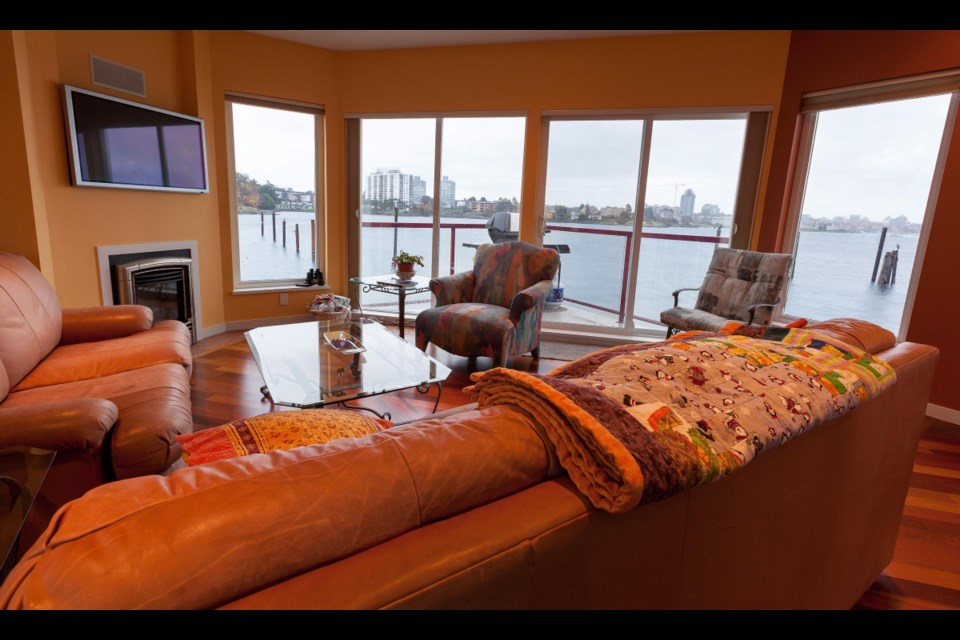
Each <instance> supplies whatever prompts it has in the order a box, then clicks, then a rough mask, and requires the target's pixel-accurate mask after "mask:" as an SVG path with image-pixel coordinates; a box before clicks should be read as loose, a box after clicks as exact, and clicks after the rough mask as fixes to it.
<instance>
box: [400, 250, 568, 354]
mask: <svg viewBox="0 0 960 640" xmlns="http://www.w3.org/2000/svg"><path fill="white" fill-rule="evenodd" d="M559 266H560V256H559V255H557V252H556V251H554V250H553V249H543V248H540V247H536V246H534V245H532V244H528V243H526V242H503V243H500V244H482V245H480V246H479V247H478V248H477V253H476V256H475V257H474V264H473V271H464V272H463V273H457V274H454V275H452V276H445V277H441V278H434V279H433V280H431V281H430V291H431V292H433V295H434V296H435V297H436V300H437V306H435V307H433V308H432V309H427V310H426V311H422V312H421V313H420V315H418V316H417V347H419V348H420V349H421V350H426V348H427V343H428V342H432V343H433V344H435V345H437V346H438V347H440V348H441V349H444V350H446V351H449V352H450V353H453V354H456V355H459V356H489V357H490V358H493V364H494V365H495V366H498V367H502V366H504V365H505V364H506V362H507V358H508V357H510V356H511V355H517V354H521V353H527V352H530V353H532V354H533V357H534V358H539V357H540V320H541V315H542V311H543V302H544V300H546V298H547V296H548V295H550V289H551V288H552V286H553V277H554V276H555V275H556V273H557V269H558V268H559Z"/></svg>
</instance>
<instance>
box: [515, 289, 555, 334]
mask: <svg viewBox="0 0 960 640" xmlns="http://www.w3.org/2000/svg"><path fill="white" fill-rule="evenodd" d="M552 288H553V280H541V281H540V282H538V283H537V284H535V285H533V286H532V287H527V288H526V289H524V290H523V291H521V292H519V293H518V294H517V295H515V296H514V297H513V300H512V301H511V302H510V321H511V322H512V323H513V324H514V326H516V325H517V323H519V322H520V318H521V316H523V313H524V312H525V311H527V310H528V309H533V308H535V307H540V306H542V305H543V303H544V301H546V299H547V297H548V296H549V295H550V290H551V289H552Z"/></svg>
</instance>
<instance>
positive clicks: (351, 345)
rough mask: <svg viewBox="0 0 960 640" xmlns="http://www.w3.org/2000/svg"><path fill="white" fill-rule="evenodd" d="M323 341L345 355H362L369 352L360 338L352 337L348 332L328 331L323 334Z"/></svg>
mask: <svg viewBox="0 0 960 640" xmlns="http://www.w3.org/2000/svg"><path fill="white" fill-rule="evenodd" d="M323 339H324V340H326V341H327V344H329V345H330V346H331V347H333V348H334V349H336V350H337V351H339V352H340V353H342V354H344V355H353V354H354V353H361V352H363V351H366V350H367V349H366V347H364V346H363V343H361V342H360V340H359V339H358V338H356V337H354V336H352V335H350V334H349V333H347V332H346V331H341V330H334V331H327V332H326V333H324V334H323Z"/></svg>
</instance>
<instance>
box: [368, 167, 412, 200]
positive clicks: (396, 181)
mask: <svg viewBox="0 0 960 640" xmlns="http://www.w3.org/2000/svg"><path fill="white" fill-rule="evenodd" d="M426 193H427V183H426V182H424V181H423V180H422V179H421V178H420V176H415V175H412V174H409V173H402V172H401V171H400V170H399V169H377V170H376V171H375V172H374V173H371V174H370V175H368V176H367V191H366V196H367V198H368V199H369V200H375V201H377V202H386V201H388V200H398V201H400V202H403V203H405V204H407V205H409V206H419V205H420V199H421V198H423V196H424V195H426Z"/></svg>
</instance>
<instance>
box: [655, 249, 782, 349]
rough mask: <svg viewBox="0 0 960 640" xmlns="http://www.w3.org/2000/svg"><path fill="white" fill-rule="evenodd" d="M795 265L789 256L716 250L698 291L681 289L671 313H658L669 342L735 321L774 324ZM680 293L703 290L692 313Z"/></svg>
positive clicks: (736, 250) (713, 329)
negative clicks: (678, 334)
mask: <svg viewBox="0 0 960 640" xmlns="http://www.w3.org/2000/svg"><path fill="white" fill-rule="evenodd" d="M792 260H793V256H791V255H790V254H789V253H761V252H758V251H745V250H743V249H717V250H716V251H715V252H714V254H713V258H712V259H711V260H710V266H709V267H707V275H706V276H705V277H704V278H703V284H702V285H700V288H699V289H677V290H676V291H674V292H673V305H674V306H673V308H672V309H667V310H666V311H664V312H663V313H661V314H660V321H661V322H663V323H664V324H665V325H667V337H668V338H669V337H670V336H671V335H673V334H674V333H675V332H677V331H690V330H699V331H719V330H720V329H722V328H723V327H724V325H725V324H727V323H728V322H730V321H731V320H734V321H738V322H743V323H746V324H759V325H768V324H770V318H771V316H772V312H773V308H774V307H775V306H776V305H777V304H779V303H780V295H781V293H782V292H783V287H784V286H785V285H786V282H787V280H788V279H789V277H790V264H791V262H792ZM681 291H700V293H699V295H698V296H697V302H696V304H695V305H694V307H693V308H692V309H689V308H685V307H681V306H680V292H681Z"/></svg>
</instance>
